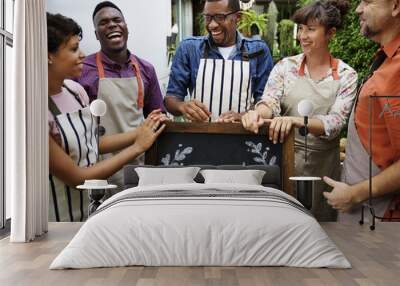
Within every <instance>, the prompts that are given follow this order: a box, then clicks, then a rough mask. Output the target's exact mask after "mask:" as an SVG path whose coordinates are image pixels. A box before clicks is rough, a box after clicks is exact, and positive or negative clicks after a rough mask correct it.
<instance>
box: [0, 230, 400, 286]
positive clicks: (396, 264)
mask: <svg viewBox="0 0 400 286" xmlns="http://www.w3.org/2000/svg"><path fill="white" fill-rule="evenodd" d="M81 225H82V224H81V223H50V225H49V230H50V231H49V233H47V234H46V235H44V236H43V237H41V238H38V239H37V240H35V241H34V242H32V243H29V244H17V243H9V240H8V238H5V239H2V240H0V285H2V286H8V285H10V286H19V285H29V286H35V285H40V286H42V285H44V286H45V285H52V286H53V285H57V286H62V285H66V286H72V285H84V286H91V285H96V286H99V285H136V286H181V285H191V286H192V285H193V286H216V285H227V286H266V285H274V286H275V285H288V286H292V285H296V286H297V285H299V286H301V285H304V286H319V285H329V286H331V285H332V286H333V285H346V286H353V285H354V286H360V285H361V286H381V285H382V286H392V285H393V286H395V285H396V286H398V285H400V282H399V281H400V279H399V276H398V273H400V224H399V223H379V224H378V225H377V228H376V230H375V231H374V232H372V231H370V230H369V228H368V226H367V225H364V226H359V225H345V224H339V223H322V226H323V228H324V229H325V231H326V232H327V233H328V235H329V237H330V238H331V239H332V240H333V241H334V242H335V243H336V244H337V246H338V247H339V248H340V249H341V250H342V251H343V253H344V254H345V255H346V257H347V258H348V259H349V261H350V262H351V263H352V266H353V268H352V269H346V270H343V269H304V268H289V267H142V266H138V267H120V268H101V269H85V270H57V271H50V270H49V269H48V267H49V265H50V263H51V262H52V261H53V259H54V258H55V257H56V255H58V253H59V252H60V251H61V250H62V249H63V248H64V247H65V246H66V244H67V243H68V242H69V241H70V240H71V238H72V237H73V236H74V235H75V233H76V232H77V231H78V230H79V228H80V227H81Z"/></svg>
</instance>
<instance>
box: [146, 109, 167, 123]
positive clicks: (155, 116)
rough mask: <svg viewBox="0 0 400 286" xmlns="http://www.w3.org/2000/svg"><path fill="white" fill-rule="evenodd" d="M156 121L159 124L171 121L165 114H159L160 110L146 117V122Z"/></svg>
mask: <svg viewBox="0 0 400 286" xmlns="http://www.w3.org/2000/svg"><path fill="white" fill-rule="evenodd" d="M147 119H149V120H158V121H160V122H166V121H171V119H169V118H168V116H167V115H166V114H165V113H162V112H161V109H155V110H153V111H152V112H150V114H149V115H148V116H147V118H146V120H147Z"/></svg>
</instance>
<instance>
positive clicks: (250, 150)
mask: <svg viewBox="0 0 400 286" xmlns="http://www.w3.org/2000/svg"><path fill="white" fill-rule="evenodd" d="M266 132H267V130H266V128H265V127H264V128H263V129H261V130H260V132H259V134H254V133H251V132H249V131H247V130H245V129H244V128H243V127H242V125H241V124H239V123H177V122H169V123H167V128H166V129H165V131H164V132H163V133H162V134H161V135H160V137H159V138H158V139H157V141H156V142H155V143H154V144H153V146H152V147H151V148H150V149H149V150H148V151H147V152H146V160H145V163H146V164H148V165H180V166H186V165H243V166H244V165H278V166H279V167H280V168H281V174H282V175H281V176H282V184H281V185H282V186H283V191H285V192H286V193H289V194H291V195H293V187H292V183H291V182H290V181H289V177H291V176H293V170H294V135H293V131H292V132H291V134H290V135H289V136H288V138H286V140H285V142H284V143H283V144H280V143H278V144H273V143H272V142H271V141H269V140H268V138H267V135H266Z"/></svg>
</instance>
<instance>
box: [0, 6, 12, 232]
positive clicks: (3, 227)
mask: <svg viewBox="0 0 400 286" xmlns="http://www.w3.org/2000/svg"><path fill="white" fill-rule="evenodd" d="M11 3H12V5H13V8H12V9H11V10H12V11H13V13H15V10H14V7H15V0H12V1H11ZM0 6H1V7H0V13H1V21H0V63H1V66H0V118H1V121H0V236H3V235H4V234H7V233H9V230H10V220H7V217H6V216H7V212H6V207H7V206H6V202H7V199H6V189H5V166H6V164H5V154H6V153H5V126H6V124H5V93H6V81H5V76H6V58H7V55H6V49H7V46H8V47H11V48H13V34H12V33H10V32H8V31H7V30H6V20H7V19H6V0H0ZM13 16H14V15H13Z"/></svg>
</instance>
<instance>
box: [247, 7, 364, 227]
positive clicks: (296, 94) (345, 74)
mask: <svg viewBox="0 0 400 286" xmlns="http://www.w3.org/2000/svg"><path fill="white" fill-rule="evenodd" d="M348 8H349V3H348V1H347V0H330V1H315V2H313V3H311V4H309V5H306V6H304V7H303V8H301V9H299V10H297V11H296V12H295V14H294V16H293V19H294V21H295V22H296V23H297V24H298V27H299V29H298V40H299V41H300V45H301V49H302V51H303V53H302V54H300V55H297V56H294V57H288V58H284V59H283V60H282V61H281V62H279V63H278V64H277V65H276V66H275V67H274V69H273V70H272V72H271V75H270V77H269V80H268V83H267V85H266V88H265V90H264V95H263V100H262V101H261V102H260V103H258V104H257V106H256V110H255V111H250V112H249V113H248V114H247V115H245V116H244V118H243V125H244V127H245V128H247V129H249V130H251V131H254V132H257V130H258V126H259V125H261V124H264V122H268V123H269V124H270V132H269V137H270V139H271V140H274V141H275V142H277V141H278V140H279V141H283V140H284V139H285V136H287V134H288V132H289V131H290V130H291V128H301V127H303V126H304V119H303V117H301V116H300V114H299V113H298V112H297V105H298V103H299V102H300V101H301V100H303V99H307V100H310V101H311V102H312V103H313V107H314V114H313V115H312V117H310V119H309V122H308V123H309V124H308V130H309V132H310V134H309V135H307V140H308V142H310V143H309V145H310V147H311V149H312V150H311V151H309V152H308V154H309V156H308V158H309V160H308V161H307V162H305V160H304V158H305V153H304V144H305V137H304V136H303V135H301V134H300V133H299V132H298V131H297V130H296V133H295V134H296V146H295V154H296V161H295V174H296V176H319V177H322V176H326V175H327V174H331V176H333V177H335V178H337V179H338V178H339V175H340V174H339V172H340V160H339V134H340V131H341V130H342V128H343V127H344V126H345V124H346V120H347V119H348V117H349V114H350V111H351V107H352V105H353V102H354V98H355V92H356V87H357V74H356V72H355V71H354V70H353V69H352V68H351V67H350V66H348V65H347V64H346V63H344V62H343V61H342V60H340V59H335V58H333V57H332V56H331V53H330V51H329V42H330V41H331V39H332V38H333V37H334V35H335V33H336V31H337V29H339V28H341V26H342V23H343V17H344V15H345V14H346V12H347V10H348ZM321 158H324V162H321ZM326 162H329V163H328V164H327V163H326ZM326 189H327V188H326V186H325V185H324V184H323V182H318V183H317V184H316V189H315V196H314V198H315V201H314V203H313V206H314V207H313V212H314V214H315V215H316V217H317V218H318V219H320V220H335V219H336V214H335V211H334V210H333V209H332V208H331V207H329V206H328V205H327V204H326V201H325V200H324V199H323V196H322V191H326Z"/></svg>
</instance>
